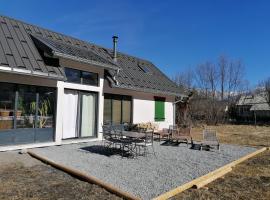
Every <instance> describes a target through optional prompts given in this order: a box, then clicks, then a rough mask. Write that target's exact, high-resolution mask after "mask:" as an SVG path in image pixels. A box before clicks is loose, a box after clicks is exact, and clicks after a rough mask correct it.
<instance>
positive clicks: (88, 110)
mask: <svg viewBox="0 0 270 200" xmlns="http://www.w3.org/2000/svg"><path fill="white" fill-rule="evenodd" d="M81 108H82V109H81V137H93V136H95V130H96V94H95V93H82V94H81Z"/></svg>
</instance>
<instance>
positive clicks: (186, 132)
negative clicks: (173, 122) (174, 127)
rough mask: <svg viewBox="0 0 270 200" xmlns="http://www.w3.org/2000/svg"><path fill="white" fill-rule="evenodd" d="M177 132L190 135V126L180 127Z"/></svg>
mask: <svg viewBox="0 0 270 200" xmlns="http://www.w3.org/2000/svg"><path fill="white" fill-rule="evenodd" d="M179 132H180V134H181V135H185V136H190V135H191V127H186V128H181V129H180V131H179Z"/></svg>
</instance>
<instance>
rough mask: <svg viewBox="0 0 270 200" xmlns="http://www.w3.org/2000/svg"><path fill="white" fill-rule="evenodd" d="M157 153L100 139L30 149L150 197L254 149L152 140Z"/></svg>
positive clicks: (129, 190) (142, 195) (141, 196)
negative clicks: (111, 147)
mask: <svg viewBox="0 0 270 200" xmlns="http://www.w3.org/2000/svg"><path fill="white" fill-rule="evenodd" d="M154 148H155V152H156V156H154V155H153V154H149V155H147V156H146V157H143V156H139V157H137V158H135V159H134V158H126V157H121V155H120V154H118V153H117V152H111V151H108V150H107V149H106V148H104V147H103V146H102V143H101V142H91V143H80V144H70V145H62V146H52V147H46V148H36V149H33V151H34V152H35V153H38V154H39V155H41V156H44V157H47V158H49V159H51V160H53V161H55V162H58V163H61V164H64V165H66V166H69V167H72V168H76V169H77V170H81V171H83V172H85V173H88V174H90V175H92V176H95V177H97V178H99V179H101V180H103V181H105V182H107V183H110V184H112V185H114V186H116V187H119V188H120V189H122V190H124V191H127V192H129V193H131V194H133V195H135V196H138V197H140V198H142V199H151V198H154V197H156V196H158V195H160V194H162V193H164V192H167V191H169V190H171V189H173V188H175V187H177V186H179V185H182V184H184V183H186V182H189V181H191V180H192V179H194V178H197V177H199V176H202V175H204V174H206V173H208V172H210V171H213V170H215V169H217V168H219V167H221V166H223V165H225V164H227V163H229V162H231V161H233V160H236V159H238V158H240V157H242V156H244V155H246V154H248V153H251V152H253V151H255V150H256V149H255V148H251V147H243V146H236V145H225V144H222V145H221V147H220V151H217V150H211V151H204V150H203V151H199V150H194V149H190V148H189V147H187V146H186V145H185V144H180V145H179V146H172V145H162V142H161V143H158V142H155V143H154Z"/></svg>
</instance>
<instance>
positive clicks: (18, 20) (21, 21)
mask: <svg viewBox="0 0 270 200" xmlns="http://www.w3.org/2000/svg"><path fill="white" fill-rule="evenodd" d="M0 17H4V18H8V19H11V20H14V21H17V22H20V23H23V24H26V25H30V26H36V27H38V28H40V29H43V30H44V29H45V30H48V31H50V32H52V33H56V34H60V35H62V36H64V37H69V38H72V39H74V40H78V41H80V42H85V43H87V44H89V45H93V46H96V47H98V48H101V49H106V50H109V51H113V49H112V48H109V47H103V46H101V45H98V44H95V43H92V42H89V41H86V40H82V39H79V38H76V37H74V36H70V35H67V34H64V33H61V32H56V31H53V30H52V29H50V28H45V27H42V26H40V25H36V24H30V23H28V22H25V21H23V20H21V19H16V18H13V17H9V16H6V15H3V14H0ZM117 53H120V54H122V55H124V56H129V57H132V58H135V59H140V60H143V61H146V62H149V63H151V64H153V63H152V62H151V61H150V60H147V59H145V58H141V57H138V56H133V55H130V54H127V53H124V52H121V51H118V52H117Z"/></svg>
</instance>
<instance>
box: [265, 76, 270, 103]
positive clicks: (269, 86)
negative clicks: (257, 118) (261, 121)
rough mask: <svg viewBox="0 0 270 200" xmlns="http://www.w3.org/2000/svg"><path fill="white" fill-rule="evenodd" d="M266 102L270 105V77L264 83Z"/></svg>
mask: <svg viewBox="0 0 270 200" xmlns="http://www.w3.org/2000/svg"><path fill="white" fill-rule="evenodd" d="M264 87H265V92H266V98H267V102H268V103H269V104H270V77H269V78H268V79H266V80H265V81H264Z"/></svg>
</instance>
